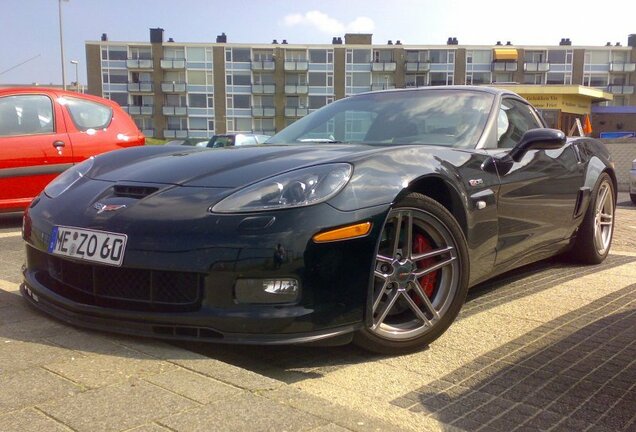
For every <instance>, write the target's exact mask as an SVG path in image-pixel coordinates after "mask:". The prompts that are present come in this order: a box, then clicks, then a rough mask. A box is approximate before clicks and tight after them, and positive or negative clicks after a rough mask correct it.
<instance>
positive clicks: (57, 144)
mask: <svg viewBox="0 0 636 432" xmlns="http://www.w3.org/2000/svg"><path fill="white" fill-rule="evenodd" d="M65 145H66V144H64V141H55V142H54V143H53V147H55V150H57V154H59V155H61V154H62V149H63V148H64V146H65Z"/></svg>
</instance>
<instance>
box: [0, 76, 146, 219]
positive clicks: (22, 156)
mask: <svg viewBox="0 0 636 432" xmlns="http://www.w3.org/2000/svg"><path fill="white" fill-rule="evenodd" d="M145 141H146V139H145V137H144V136H143V134H142V133H141V132H140V131H139V129H138V128H137V125H135V123H134V121H133V120H132V119H131V118H130V116H129V115H128V114H127V113H126V112H125V111H124V110H122V109H121V107H120V106H119V105H118V104H117V103H115V102H113V101H110V100H108V99H104V98H100V97H96V96H91V95H85V94H80V93H75V92H69V91H63V90H57V89H49V88H40V87H32V88H27V87H24V88H23V87H21V88H7V89H1V90H0V213H2V212H14V211H21V210H23V209H24V208H26V207H27V206H28V205H29V203H30V202H31V200H33V198H34V197H35V196H36V195H37V194H39V193H40V192H41V191H42V190H43V189H44V186H46V185H47V184H48V183H49V182H50V181H51V180H53V178H55V177H56V176H57V175H58V174H60V173H61V172H62V171H64V170H65V169H67V168H68V167H70V166H72V165H74V164H76V163H78V162H81V161H83V160H84V159H86V158H88V157H90V156H92V155H96V154H99V153H104V152H107V151H110V150H115V149H119V148H122V147H132V146H140V145H144V143H145Z"/></svg>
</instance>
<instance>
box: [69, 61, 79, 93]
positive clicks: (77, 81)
mask: <svg viewBox="0 0 636 432" xmlns="http://www.w3.org/2000/svg"><path fill="white" fill-rule="evenodd" d="M71 64H74V65H75V91H76V92H78V93H80V90H79V73H78V68H79V60H71Z"/></svg>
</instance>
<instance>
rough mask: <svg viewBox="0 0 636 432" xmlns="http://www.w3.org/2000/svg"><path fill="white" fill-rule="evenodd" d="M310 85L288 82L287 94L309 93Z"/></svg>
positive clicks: (286, 86)
mask: <svg viewBox="0 0 636 432" xmlns="http://www.w3.org/2000/svg"><path fill="white" fill-rule="evenodd" d="M308 92H309V87H308V86H306V85H301V84H286V85H285V94H307V93H308Z"/></svg>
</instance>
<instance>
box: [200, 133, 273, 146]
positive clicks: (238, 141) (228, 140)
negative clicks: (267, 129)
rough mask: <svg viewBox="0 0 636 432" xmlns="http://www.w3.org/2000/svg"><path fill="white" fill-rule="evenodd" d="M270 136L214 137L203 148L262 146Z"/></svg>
mask: <svg viewBox="0 0 636 432" xmlns="http://www.w3.org/2000/svg"><path fill="white" fill-rule="evenodd" d="M269 137H270V135H261V134H253V133H236V134H223V135H214V136H213V137H212V138H210V140H209V141H208V142H207V144H205V145H204V146H203V147H212V148H221V147H234V146H244V145H257V144H263V143H264V142H265V141H267V139H268V138H269Z"/></svg>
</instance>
